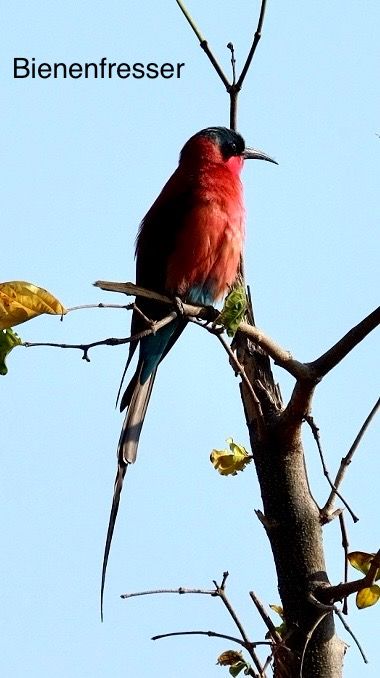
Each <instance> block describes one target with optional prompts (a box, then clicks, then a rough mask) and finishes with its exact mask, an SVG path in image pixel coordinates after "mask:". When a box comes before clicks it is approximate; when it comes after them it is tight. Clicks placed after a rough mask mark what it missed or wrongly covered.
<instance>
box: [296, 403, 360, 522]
mask: <svg viewBox="0 0 380 678" xmlns="http://www.w3.org/2000/svg"><path fill="white" fill-rule="evenodd" d="M305 421H306V422H307V423H308V424H309V426H310V429H311V431H312V434H313V438H314V440H315V442H316V444H317V448H318V452H319V457H320V459H321V464H322V468H323V474H324V476H325V478H326V479H327V482H328V484H329V485H330V487H331V488H332V490H333V492H335V494H336V495H337V497H339V499H340V500H341V502H342V503H343V504H344V505H345V507H346V509H347V511H348V512H349V514H350V516H351V517H352V520H353V521H354V523H357V522H358V520H359V518H358V517H357V516H356V515H355V513H354V512H353V511H352V510H351V508H350V506H349V505H348V504H347V502H346V500H345V499H344V498H343V497H342V495H341V494H340V493H339V492H338V490H337V488H336V486H335V485H334V484H333V482H332V480H331V478H330V475H329V472H328V469H327V466H326V462H325V459H324V455H323V450H322V445H321V437H320V435H319V428H318V426H317V425H316V423H315V421H314V419H313V417H312V416H311V415H310V414H307V415H305ZM320 515H321V520H322V522H323V511H322V510H321V512H320Z"/></svg>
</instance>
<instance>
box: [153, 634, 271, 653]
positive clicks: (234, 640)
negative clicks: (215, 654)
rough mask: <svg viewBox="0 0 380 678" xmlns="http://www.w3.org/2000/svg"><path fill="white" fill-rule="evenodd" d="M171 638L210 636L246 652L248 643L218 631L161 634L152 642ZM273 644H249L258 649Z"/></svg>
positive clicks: (257, 642)
mask: <svg viewBox="0 0 380 678" xmlns="http://www.w3.org/2000/svg"><path fill="white" fill-rule="evenodd" d="M171 636H209V637H210V638H224V639H225V640H230V641H231V642H233V643H237V644H238V645H241V646H242V647H244V648H245V649H246V650H247V649H248V648H247V643H245V641H244V640H241V639H240V638H235V636H229V635H227V634H226V633H217V632H216V631H173V632H172V633H160V635H158V636H153V637H152V638H151V640H161V638H170V637H171ZM270 644H271V643H270V642H269V641H268V640H259V641H255V642H252V643H251V642H249V646H250V647H256V646H258V645H270Z"/></svg>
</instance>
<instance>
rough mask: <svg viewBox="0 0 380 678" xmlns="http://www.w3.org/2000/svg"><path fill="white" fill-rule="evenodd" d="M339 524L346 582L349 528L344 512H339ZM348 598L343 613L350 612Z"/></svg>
mask: <svg viewBox="0 0 380 678" xmlns="http://www.w3.org/2000/svg"><path fill="white" fill-rule="evenodd" d="M339 525H340V531H341V535H342V547H343V552H344V578H343V581H344V583H345V584H346V583H347V581H348V547H349V543H348V535H347V530H346V524H345V522H344V515H343V513H340V514H339ZM347 601H348V598H347V597H346V598H344V600H343V607H342V612H343V614H348V602H347Z"/></svg>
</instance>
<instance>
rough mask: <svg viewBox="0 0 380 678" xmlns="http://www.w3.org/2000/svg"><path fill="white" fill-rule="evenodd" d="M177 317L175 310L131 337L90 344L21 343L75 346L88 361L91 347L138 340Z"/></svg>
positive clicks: (27, 343)
mask: <svg viewBox="0 0 380 678" xmlns="http://www.w3.org/2000/svg"><path fill="white" fill-rule="evenodd" d="M176 317H177V313H176V312H175V311H172V313H169V315H167V316H165V318H162V320H157V322H152V323H151V326H150V327H149V328H148V329H146V330H142V331H141V332H139V333H138V334H134V335H132V336H131V337H126V338H121V339H119V338H116V337H108V338H107V339H100V340H99V341H92V342H91V343H89V344H59V343H55V342H44V341H39V342H33V341H24V342H23V343H22V344H21V346H25V348H32V347H36V346H53V347H54V348H74V349H78V350H79V351H83V356H82V359H83V360H86V361H87V362H90V358H89V357H88V352H89V350H90V349H91V348H94V347H95V346H120V345H121V344H129V343H130V342H131V341H138V340H139V339H142V338H143V337H147V336H148V335H149V334H154V333H155V332H158V330H159V329H161V327H165V325H169V323H171V322H173V320H174V319H175V318H176Z"/></svg>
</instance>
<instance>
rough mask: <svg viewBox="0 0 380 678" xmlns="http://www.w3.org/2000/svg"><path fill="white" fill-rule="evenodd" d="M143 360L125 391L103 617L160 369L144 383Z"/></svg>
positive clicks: (104, 576)
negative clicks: (129, 479)
mask: <svg viewBox="0 0 380 678" xmlns="http://www.w3.org/2000/svg"><path fill="white" fill-rule="evenodd" d="M141 369H142V363H140V362H139V364H138V365H137V370H136V372H135V374H134V376H133V377H132V379H131V382H130V384H129V386H128V388H127V390H126V392H125V393H124V395H123V398H122V402H121V409H124V407H128V410H127V413H126V415H125V419H124V423H123V428H122V429H121V433H120V439H119V446H118V451H117V458H118V467H117V473H116V480H115V486H114V491H113V497H112V506H111V513H110V519H109V522H108V529H107V537H106V544H105V547H104V556H103V566H102V582H101V589H100V614H101V619H102V621H103V599H104V584H105V579H106V572H107V564H108V557H109V554H110V549H111V542H112V537H113V533H114V529H115V523H116V518H117V513H118V510H119V503H120V496H121V491H122V489H123V482H124V477H125V474H126V472H127V468H128V465H129V464H133V463H134V462H135V461H136V456H137V447H138V444H139V438H140V433H141V429H142V425H143V423H144V417H145V413H146V409H147V407H148V403H149V399H150V395H151V392H152V387H153V383H154V379H155V376H156V370H154V371H153V372H152V374H151V375H150V376H149V377H148V379H147V380H146V382H145V383H144V384H141V383H140V374H141Z"/></svg>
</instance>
